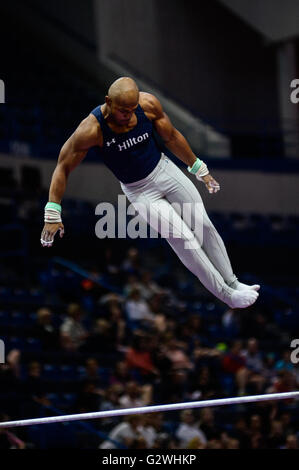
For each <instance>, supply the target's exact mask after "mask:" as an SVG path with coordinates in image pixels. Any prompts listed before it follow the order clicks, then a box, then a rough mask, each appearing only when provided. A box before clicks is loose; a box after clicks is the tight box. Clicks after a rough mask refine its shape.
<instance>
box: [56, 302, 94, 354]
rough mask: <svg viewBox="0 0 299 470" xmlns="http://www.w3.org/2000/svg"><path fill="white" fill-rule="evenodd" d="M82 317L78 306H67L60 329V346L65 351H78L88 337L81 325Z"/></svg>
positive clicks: (73, 304)
mask: <svg viewBox="0 0 299 470" xmlns="http://www.w3.org/2000/svg"><path fill="white" fill-rule="evenodd" d="M82 315H83V312H82V310H81V307H80V305H78V304H75V303H71V304H69V305H68V308H67V318H66V319H65V321H64V322H63V324H62V325H61V327H60V338H61V344H62V347H63V349H65V350H66V351H78V349H79V348H80V347H81V346H82V345H83V344H84V343H85V341H86V339H87V337H88V332H87V331H86V329H85V328H84V326H83V324H82Z"/></svg>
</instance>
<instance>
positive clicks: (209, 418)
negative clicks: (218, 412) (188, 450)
mask: <svg viewBox="0 0 299 470" xmlns="http://www.w3.org/2000/svg"><path fill="white" fill-rule="evenodd" d="M199 427H200V429H201V430H202V432H203V433H204V435H205V436H206V438H207V439H208V441H210V440H211V439H218V438H219V437H220V434H221V433H220V429H219V427H218V426H217V425H216V424H215V417H214V410H212V409H211V408H202V410H201V413H200V421H199Z"/></svg>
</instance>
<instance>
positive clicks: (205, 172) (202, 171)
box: [195, 162, 210, 181]
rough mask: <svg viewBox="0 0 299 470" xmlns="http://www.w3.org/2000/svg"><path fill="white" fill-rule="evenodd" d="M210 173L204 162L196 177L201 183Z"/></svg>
mask: <svg viewBox="0 0 299 470" xmlns="http://www.w3.org/2000/svg"><path fill="white" fill-rule="evenodd" d="M209 173H210V172H209V170H208V167H207V165H206V164H205V163H204V162H202V163H201V165H200V168H199V170H198V171H197V172H196V173H195V176H196V178H197V179H198V180H199V181H202V177H203V176H206V175H208V174H209Z"/></svg>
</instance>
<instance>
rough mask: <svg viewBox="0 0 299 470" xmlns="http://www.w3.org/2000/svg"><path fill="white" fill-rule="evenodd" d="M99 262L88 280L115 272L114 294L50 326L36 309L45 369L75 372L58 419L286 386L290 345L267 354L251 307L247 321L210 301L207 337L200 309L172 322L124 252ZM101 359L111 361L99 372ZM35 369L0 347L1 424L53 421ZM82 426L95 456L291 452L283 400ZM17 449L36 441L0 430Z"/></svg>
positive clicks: (161, 292) (73, 305)
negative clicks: (61, 364)
mask: <svg viewBox="0 0 299 470" xmlns="http://www.w3.org/2000/svg"><path fill="white" fill-rule="evenodd" d="M106 255H107V256H106V263H104V264H103V266H102V268H101V273H100V274H101V275H102V274H103V272H104V271H105V272H106V273H109V274H110V276H111V277H112V278H114V280H115V278H116V277H117V276H119V275H120V273H121V274H122V279H123V280H124V281H123V285H122V287H123V289H122V292H123V293H122V295H119V294H116V293H115V292H109V291H106V292H104V293H100V295H98V294H97V295H98V297H97V301H98V303H97V305H98V310H97V313H96V314H94V315H90V314H89V313H88V312H87V311H86V310H85V307H84V306H82V305H81V304H80V302H69V303H68V304H67V305H66V307H65V311H63V312H60V314H59V321H57V315H56V314H55V315H56V317H55V315H54V314H53V312H52V309H51V308H50V307H49V306H41V307H40V308H38V310H37V312H36V322H35V325H34V326H33V327H32V331H31V333H30V334H31V336H33V337H36V338H38V339H39V340H40V342H41V348H42V352H43V353H44V354H46V355H48V356H46V357H47V362H48V363H49V360H50V359H49V357H51V354H56V355H57V354H58V355H60V357H61V358H62V360H63V359H66V360H67V359H69V358H70V357H71V358H72V359H73V360H74V361H75V363H76V360H77V364H78V365H80V367H78V369H76V370H77V372H76V374H75V375H76V376H75V377H74V379H73V380H70V381H69V382H70V383H69V384H68V388H67V387H66V385H63V387H64V386H65V387H66V388H65V390H66V391H68V392H69V393H71V395H72V399H71V400H70V402H69V403H67V404H64V406H63V408H61V409H60V411H61V412H62V413H64V412H67V413H69V412H70V413H81V412H91V411H106V410H112V409H118V408H132V407H138V406H147V405H151V404H158V403H176V402H186V401H194V400H207V399H215V398H221V397H229V396H245V395H253V394H264V393H274V392H289V391H294V390H297V389H298V385H299V368H298V365H296V364H293V363H292V362H291V360H290V353H291V351H290V350H288V349H283V348H281V347H279V339H280V337H279V332H277V331H274V333H273V329H272V330H271V328H270V329H269V325H267V324H266V323H265V321H264V320H265V319H264V317H263V314H262V313H261V312H260V311H259V312H254V310H253V309H251V310H250V313H251V314H252V318H251V319H250V322H249V323H248V316H245V315H244V316H243V313H242V311H237V310H231V309H228V308H225V307H224V306H223V305H222V306H221V309H222V310H221V314H220V316H219V320H218V323H219V325H218V326H219V327H220V328H221V330H220V331H221V332H222V334H223V338H224V339H223V341H219V335H218V336H215V337H213V336H211V334H210V333H211V330H210V329H208V328H207V320H206V316H204V317H203V316H202V315H201V313H200V310H199V311H196V312H194V311H189V310H188V308H181V315H179V314H178V312H179V311H180V308H179V310H175V309H174V308H172V306H174V305H176V306H178V305H179V302H180V301H179V296H178V295H177V293H175V292H174V291H173V290H172V289H171V288H169V287H165V286H161V285H159V283H158V282H157V281H156V280H154V279H153V278H152V275H151V272H150V271H149V270H144V269H143V268H141V263H140V254H139V252H138V250H137V249H136V248H131V249H130V250H129V251H128V253H127V256H126V258H125V260H124V261H123V263H122V264H121V265H120V266H116V265H114V264H113V263H112V261H109V252H107V253H106ZM81 287H82V291H83V292H86V291H88V293H89V295H90V294H92V292H93V290H94V292H96V291H97V285H96V283H94V282H93V281H92V280H91V278H89V279H84V280H83V281H82V283H81ZM76 298H77V297H76ZM173 311H175V314H173ZM55 318H56V320H55ZM54 320H55V321H54ZM254 322H255V323H254ZM247 327H248V328H247ZM262 328H263V330H262ZM246 331H248V335H246ZM254 332H256V335H254V334H253V333H254ZM271 332H272V334H273V335H274V336H273V339H274V342H275V343H276V344H277V348H273V350H269V348H266V349H263V347H262V346H261V345H264V341H263V339H264V337H265V336H266V337H267V338H268V337H269V336H271ZM220 336H221V334H220ZM221 337H222V336H221ZM109 354H110V355H112V356H113V355H115V354H116V356H115V360H114V362H113V363H112V364H111V363H110V364H108V365H107V364H106V363H105V357H106V356H107V357H108V356H109ZM113 357H114V356H113ZM76 358H77V359H76ZM44 362H45V360H44V359H43V358H42V356H41V358H40V359H39V355H38V354H36V358H34V359H32V358H31V359H30V360H26V361H25V360H24V358H23V355H22V351H20V350H18V349H11V350H10V351H9V352H8V354H7V357H6V363H5V364H3V365H0V389H1V393H2V394H6V396H7V397H9V399H15V400H16V401H18V403H17V406H14V408H13V411H9V412H7V409H6V408H5V403H6V402H5V401H4V402H2V405H1V404H0V411H2V413H1V415H0V420H1V421H6V420H9V419H15V418H20V417H23V418H24V417H25V418H26V417H37V416H40V415H41V413H44V414H46V415H52V414H53V409H54V408H55V407H56V408H57V403H55V399H52V398H51V397H52V395H53V394H52V395H51V393H50V392H51V391H53V378H52V385H51V387H52V388H51V387H50V382H51V381H50V380H49V377H47V375H46V374H45V363H44ZM72 364H74V362H73V363H72ZM54 382H55V379H54ZM57 382H58V379H57ZM63 383H64V384H66V383H67V382H63ZM56 408H55V409H56ZM225 408H226V407H225ZM10 410H11V409H10ZM93 425H94V429H95V430H96V431H100V432H101V433H102V434H101V437H98V438H97V439H95V441H94V442H95V443H94V445H96V446H98V447H100V448H102V449H111V448H117V447H126V448H134V449H135V448H146V449H152V448H153V449H154V448H156V449H159V448H165V449H181V448H184V449H238V448H240V449H263V448H271V449H298V448H299V444H298V438H299V416H298V410H297V411H296V402H295V401H294V400H286V401H284V402H278V401H276V402H274V401H272V402H261V403H255V404H250V405H247V406H244V405H238V406H234V407H228V408H226V409H225V410H224V409H220V408H203V409H200V410H196V409H186V410H183V411H182V412H171V413H164V414H162V413H151V414H145V415H132V416H128V417H125V418H105V419H102V420H97V421H95V422H93ZM98 436H99V435H98ZM28 446H29V447H30V446H33V447H34V446H36V444H34V443H32V442H30V437H28V434H26V430H23V429H22V430H19V429H17V430H13V432H10V431H9V430H1V431H0V448H1V449H4V448H19V449H22V448H26V447H28Z"/></svg>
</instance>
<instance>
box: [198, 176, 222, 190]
mask: <svg viewBox="0 0 299 470" xmlns="http://www.w3.org/2000/svg"><path fill="white" fill-rule="evenodd" d="M201 181H202V182H203V183H204V184H205V185H206V188H207V190H208V191H209V193H210V194H213V193H217V191H219V190H220V185H219V183H217V181H216V180H215V179H214V178H213V176H212V175H210V173H209V174H208V175H206V176H202V177H201Z"/></svg>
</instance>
